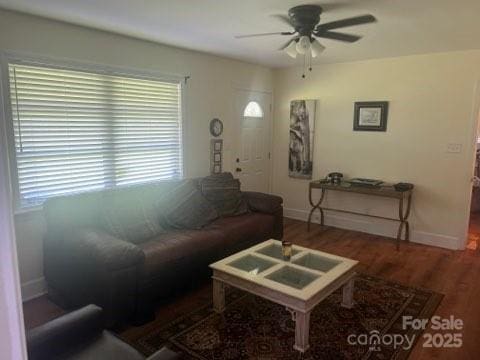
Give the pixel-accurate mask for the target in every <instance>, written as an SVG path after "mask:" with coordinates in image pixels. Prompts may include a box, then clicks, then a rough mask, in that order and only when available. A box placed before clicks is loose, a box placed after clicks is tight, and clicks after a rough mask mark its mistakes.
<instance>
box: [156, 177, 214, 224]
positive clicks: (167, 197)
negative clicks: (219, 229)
mask: <svg viewBox="0 0 480 360" xmlns="http://www.w3.org/2000/svg"><path fill="white" fill-rule="evenodd" d="M158 209H159V211H160V214H161V218H162V219H163V224H164V225H165V226H168V227H170V228H174V229H201V228H202V227H204V226H205V225H207V224H209V223H210V222H212V221H213V220H215V219H216V218H218V213H217V211H216V210H215V207H214V206H212V204H210V203H209V202H208V201H207V199H205V198H204V197H203V195H202V193H201V192H200V190H198V187H197V185H196V183H195V181H194V180H185V181H184V182H182V183H180V184H178V186H176V187H175V188H174V189H172V190H171V191H169V192H168V193H166V194H164V195H163V197H162V198H161V200H160V201H159V203H158Z"/></svg>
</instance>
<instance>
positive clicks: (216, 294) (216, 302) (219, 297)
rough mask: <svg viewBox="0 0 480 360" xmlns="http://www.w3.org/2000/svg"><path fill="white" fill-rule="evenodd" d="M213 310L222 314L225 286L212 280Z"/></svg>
mask: <svg viewBox="0 0 480 360" xmlns="http://www.w3.org/2000/svg"><path fill="white" fill-rule="evenodd" d="M213 310H215V312H217V313H222V312H223V311H224V310H225V284H224V283H223V282H221V281H219V280H217V279H213Z"/></svg>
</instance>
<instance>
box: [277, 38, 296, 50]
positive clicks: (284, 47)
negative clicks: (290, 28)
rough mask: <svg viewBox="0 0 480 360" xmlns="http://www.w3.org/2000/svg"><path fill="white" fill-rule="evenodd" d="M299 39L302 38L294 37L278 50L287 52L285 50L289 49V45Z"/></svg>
mask: <svg viewBox="0 0 480 360" xmlns="http://www.w3.org/2000/svg"><path fill="white" fill-rule="evenodd" d="M299 37H300V36H295V37H293V38H292V39H290V40H288V41H287V42H286V43H285V44H283V45H282V46H281V47H279V48H278V50H279V51H282V50H285V49H286V48H287V47H288V45H290V43H291V42H292V41H295V40H297V39H298V38H299Z"/></svg>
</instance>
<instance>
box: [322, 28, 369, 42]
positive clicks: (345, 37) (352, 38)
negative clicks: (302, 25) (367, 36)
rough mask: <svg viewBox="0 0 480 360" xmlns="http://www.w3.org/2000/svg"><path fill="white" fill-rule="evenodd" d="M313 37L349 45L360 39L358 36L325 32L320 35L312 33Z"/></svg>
mask: <svg viewBox="0 0 480 360" xmlns="http://www.w3.org/2000/svg"><path fill="white" fill-rule="evenodd" d="M314 35H315V36H316V37H321V38H325V39H332V40H339V41H345V42H349V43H353V42H355V41H358V40H360V39H361V38H362V37H361V36H358V35H351V34H344V33H339V32H335V31H325V32H322V33H318V32H314Z"/></svg>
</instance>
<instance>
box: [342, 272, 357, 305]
mask: <svg viewBox="0 0 480 360" xmlns="http://www.w3.org/2000/svg"><path fill="white" fill-rule="evenodd" d="M354 282H355V280H354V279H353V278H352V279H350V280H349V281H348V282H347V283H346V284H345V285H343V298H342V306H343V307H345V308H347V309H351V308H353V304H354V301H353V290H354V288H355V284H354Z"/></svg>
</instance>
